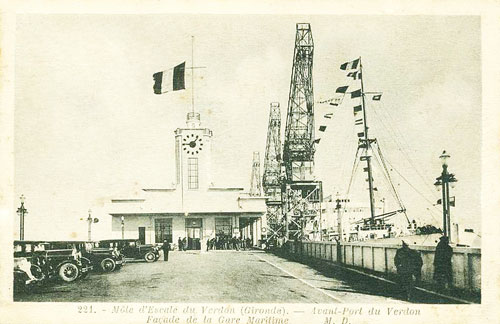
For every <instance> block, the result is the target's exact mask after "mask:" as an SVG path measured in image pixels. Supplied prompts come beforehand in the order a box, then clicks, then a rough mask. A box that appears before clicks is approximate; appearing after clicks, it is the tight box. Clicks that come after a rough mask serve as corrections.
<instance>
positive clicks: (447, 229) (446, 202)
mask: <svg viewBox="0 0 500 324" xmlns="http://www.w3.org/2000/svg"><path fill="white" fill-rule="evenodd" d="M439 158H440V159H441V163H442V167H443V171H442V172H441V176H439V177H437V178H436V182H435V183H434V185H435V186H436V188H437V189H438V190H442V192H443V193H442V199H440V200H438V204H442V205H443V235H444V236H447V237H448V239H449V241H450V242H451V221H450V206H453V207H454V206H455V197H451V198H452V200H450V186H451V187H452V188H454V187H455V183H456V182H457V179H456V178H455V175H454V174H453V173H449V172H448V159H449V158H450V155H449V154H447V153H446V151H443V153H442V154H441V156H440V157H439Z"/></svg>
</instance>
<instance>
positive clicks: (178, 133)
mask: <svg viewBox="0 0 500 324" xmlns="http://www.w3.org/2000/svg"><path fill="white" fill-rule="evenodd" d="M211 142H212V131H211V130H210V129H208V128H203V127H201V121H200V114H199V113H196V112H190V113H188V114H187V120H186V128H177V129H176V130H175V165H176V175H175V179H176V184H177V186H178V187H177V188H178V189H181V190H182V191H183V192H184V193H186V194H189V193H190V192H197V191H206V190H207V189H208V187H209V185H210V152H211Z"/></svg>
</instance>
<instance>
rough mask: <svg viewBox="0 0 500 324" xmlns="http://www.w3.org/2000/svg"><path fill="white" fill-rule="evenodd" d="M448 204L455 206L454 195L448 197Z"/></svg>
mask: <svg viewBox="0 0 500 324" xmlns="http://www.w3.org/2000/svg"><path fill="white" fill-rule="evenodd" d="M450 206H451V207H455V196H453V197H450Z"/></svg>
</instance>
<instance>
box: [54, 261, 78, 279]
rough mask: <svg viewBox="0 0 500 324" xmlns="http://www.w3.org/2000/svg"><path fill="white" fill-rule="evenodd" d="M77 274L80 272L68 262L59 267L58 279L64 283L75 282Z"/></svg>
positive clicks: (74, 265)
mask: <svg viewBox="0 0 500 324" xmlns="http://www.w3.org/2000/svg"><path fill="white" fill-rule="evenodd" d="M79 273H80V270H79V269H78V267H77V266H76V264H73V263H69V262H68V263H65V264H63V265H62V266H60V267H59V278H61V279H62V280H63V281H66V282H71V281H75V280H76V279H77V278H78V275H79Z"/></svg>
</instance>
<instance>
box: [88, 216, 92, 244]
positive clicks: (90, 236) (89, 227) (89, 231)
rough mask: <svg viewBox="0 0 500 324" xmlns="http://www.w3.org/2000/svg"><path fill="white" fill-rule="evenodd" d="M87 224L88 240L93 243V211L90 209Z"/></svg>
mask: <svg viewBox="0 0 500 324" xmlns="http://www.w3.org/2000/svg"><path fill="white" fill-rule="evenodd" d="M87 223H88V230H87V232H88V240H89V242H90V241H91V238H92V210H91V209H89V217H87Z"/></svg>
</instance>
